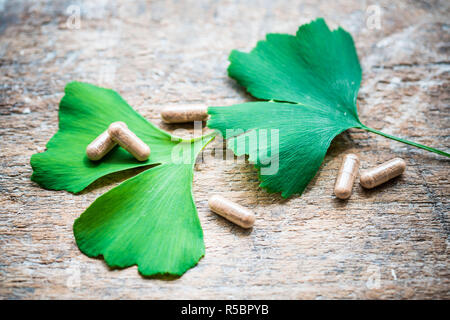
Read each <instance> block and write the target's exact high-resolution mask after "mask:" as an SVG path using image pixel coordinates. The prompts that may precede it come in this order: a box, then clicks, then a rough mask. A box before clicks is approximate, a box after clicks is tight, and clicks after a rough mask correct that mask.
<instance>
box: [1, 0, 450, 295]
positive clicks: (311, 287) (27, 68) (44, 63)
mask: <svg viewBox="0 0 450 320" xmlns="http://www.w3.org/2000/svg"><path fill="white" fill-rule="evenodd" d="M72 3H73V2H72V1H69V0H66V1H54V2H53V1H32V0H29V1H23V0H21V1H18V0H13V1H0V163H1V171H0V245H1V253H0V297H1V298H2V299H41V298H45V299H56V298H63V299H70V298H81V299H93V298H99V299H119V298H122V299H134V298H136V299H188V298H189V299H197V298H199V299H203V298H224V299H228V298H238V299H258V298H269V299H272V298H275V299H281V298H286V299H306V298H309V299H323V298H332V299H335V298H346V299H347V298H349V299H354V298H358V299H365V298H380V299H389V298H399V299H421V298H441V299H449V298H450V264H449V240H450V238H449V235H450V227H449V216H448V212H449V192H450V183H449V168H450V167H449V161H448V160H446V159H444V158H443V157H441V156H437V155H434V154H431V153H427V152H425V151H422V150H418V149H415V148H413V147H409V146H406V145H403V144H400V143H397V142H394V141H390V140H387V139H384V138H382V137H378V136H375V135H372V134H369V133H366V132H363V131H360V130H350V131H349V132H347V133H344V134H342V135H340V136H339V137H337V138H336V139H335V141H334V142H333V143H332V146H331V148H330V150H329V151H328V154H327V156H326V158H325V161H324V163H323V165H322V168H321V170H320V171H319V173H318V174H317V176H316V177H315V178H314V180H313V181H312V183H311V184H310V185H309V186H308V188H307V190H306V192H305V193H304V195H303V196H302V197H293V198H292V199H290V200H283V199H282V198H281V197H280V196H279V195H277V194H268V193H266V192H265V191H264V190H261V189H260V188H258V181H257V174H256V172H255V170H254V169H253V168H252V166H251V165H250V164H248V163H246V162H245V160H242V159H239V161H225V160H222V159H219V158H218V157H217V156H213V155H212V153H211V150H212V148H213V147H215V146H217V147H219V149H221V146H222V145H221V142H220V141H215V142H214V143H212V144H211V145H210V146H209V147H208V148H207V149H206V150H205V151H204V153H203V160H204V161H200V160H199V163H198V164H197V165H196V171H195V178H194V195H195V200H196V204H197V207H198V211H199V216H200V220H201V223H202V226H203V229H204V236H205V244H206V256H205V257H204V258H203V259H202V260H201V261H200V263H199V264H198V266H197V267H195V268H193V269H191V270H189V271H188V272H187V273H186V274H185V275H184V276H183V277H181V278H179V279H176V280H171V281H168V280H162V279H144V278H142V277H141V276H139V274H138V272H137V270H136V267H131V268H128V269H124V270H110V269H109V268H108V267H107V266H106V265H105V263H104V262H103V261H102V260H99V259H90V258H88V257H86V256H84V255H83V254H82V253H81V252H80V251H79V250H78V248H77V246H76V245H75V242H74V237H73V233H72V223H73V221H74V219H75V218H76V217H78V216H79V215H80V214H81V213H82V212H83V211H84V210H85V209H86V208H87V207H88V206H89V204H90V203H91V202H92V201H94V200H95V199H96V198H97V197H98V196H100V195H101V194H103V193H104V192H105V191H107V190H109V189H110V188H111V187H113V186H115V185H117V184H118V183H120V182H121V181H123V180H125V179H126V178H128V177H130V176H132V175H133V174H136V173H137V172H138V171H139V170H131V171H128V172H125V173H121V174H117V175H113V176H108V177H106V178H103V179H101V180H100V181H97V182H95V183H94V184H93V185H92V186H90V187H89V188H88V189H87V190H86V191H84V192H82V193H81V194H79V195H73V194H70V193H67V192H64V191H50V190H44V189H42V188H41V187H39V186H38V185H37V184H35V183H34V182H32V181H30V176H31V173H32V171H31V167H30V165H29V160H30V157H31V155H32V154H34V153H36V152H42V151H43V150H44V148H45V144H46V143H47V141H48V140H49V139H50V138H51V137H52V135H53V134H54V133H55V132H56V131H57V128H58V114H57V112H58V103H59V100H60V99H61V97H62V96H63V89H64V86H65V84H66V83H67V82H69V81H72V80H80V81H87V82H90V83H93V84H97V85H101V86H106V87H110V88H113V89H115V90H116V91H118V92H119V93H120V94H121V95H122V96H123V97H124V99H126V100H127V101H128V102H129V103H130V104H131V105H132V106H133V107H134V108H135V109H136V110H138V111H139V112H140V113H141V114H142V115H144V116H145V117H146V118H147V119H149V120H150V121H152V122H154V123H155V124H156V125H158V126H160V127H161V128H163V129H165V130H168V131H170V132H174V131H175V130H176V129H179V128H183V129H185V132H181V134H188V133H192V131H193V130H192V126H189V125H184V126H179V125H167V124H164V123H163V122H162V121H161V120H160V118H159V110H160V109H161V108H162V106H164V105H167V104H177V103H180V104H181V103H206V104H208V105H214V106H222V105H224V106H225V105H231V104H233V103H241V102H244V101H250V100H252V98H251V97H250V96H248V95H247V94H246V93H245V91H244V90H243V89H242V88H240V87H239V86H238V85H237V84H236V83H235V82H234V81H233V80H232V79H229V78H228V77H227V73H226V68H227V66H228V62H227V57H228V54H229V53H230V51H231V50H232V49H235V48H237V49H241V50H246V51H248V50H250V49H251V48H252V47H253V46H254V45H255V44H256V42H257V41H258V40H260V39H262V38H263V37H264V36H265V34H266V33H269V32H283V33H295V31H296V30H297V28H298V26H299V25H300V24H303V23H306V22H309V21H310V20H312V19H314V18H316V17H324V18H325V19H326V20H327V22H328V23H329V24H330V25H331V26H333V27H335V26H337V25H341V26H342V27H344V28H345V29H346V30H348V31H349V32H351V34H352V35H353V37H354V40H355V44H356V47H357V50H358V55H359V57H360V61H361V64H362V68H363V82H362V86H361V91H360V93H359V102H358V104H359V112H360V118H361V120H362V121H363V123H365V124H367V125H368V126H371V127H373V128H375V129H382V130H383V131H385V132H387V133H392V134H395V135H398V136H401V137H405V138H408V139H411V140H414V141H417V142H419V143H424V144H427V145H430V146H433V147H437V148H441V149H444V150H448V149H449V147H450V140H449V119H450V108H449V100H450V91H449V80H450V73H449V71H450V59H449V50H450V49H449V42H450V34H449V30H450V26H449V25H448V24H446V23H447V22H448V17H449V14H450V8H449V3H448V1H445V0H444V1H431V2H425V1H395V2H392V1H377V3H378V5H379V6H380V8H381V13H382V16H381V20H380V22H381V28H380V29H377V28H375V29H374V28H369V27H368V26H367V25H368V24H367V22H368V19H370V15H371V14H372V12H371V11H370V10H369V11H367V10H368V6H369V5H371V4H372V3H371V2H366V3H364V1H362V2H361V1H341V2H336V3H335V2H333V3H331V1H317V0H310V1H274V0H260V1H254V0H252V1H242V2H240V1H220V2H212V1H211V2H210V1H199V0H196V1H151V2H146V1H125V0H116V1H105V0H104V1H76V3H77V4H78V5H80V6H81V7H80V8H81V20H80V28H79V29H71V28H69V27H70V26H72V25H71V24H70V23H69V25H68V24H67V21H68V19H69V18H70V17H69V15H68V11H67V10H68V9H69V12H70V9H71V8H69V6H70V5H71V4H72ZM69 22H71V20H69ZM369 22H370V21H369ZM369 26H370V23H369ZM205 131H206V129H205ZM177 133H180V131H179V130H178V131H177ZM350 152H351V153H356V154H358V155H359V157H360V159H361V166H362V168H368V167H370V166H373V165H375V164H378V163H381V162H383V161H386V160H389V159H391V158H394V157H402V158H404V159H405V160H406V162H407V164H408V167H407V170H406V172H405V173H404V174H403V175H402V176H401V177H399V178H397V179H395V180H393V181H391V182H389V183H387V184H385V185H383V186H380V187H378V188H375V189H373V190H364V189H362V188H361V187H360V186H359V184H358V185H355V188H354V192H353V195H352V197H351V199H350V200H348V201H340V200H338V199H336V198H335V197H334V195H333V187H334V182H335V177H336V174H337V171H338V168H339V165H340V163H341V160H342V157H343V155H344V154H346V153H350ZM141 170H142V169H141ZM211 192H215V193H220V194H222V195H224V196H226V197H229V198H230V199H232V200H234V201H236V202H238V203H240V204H242V205H245V206H248V207H249V208H251V209H252V210H254V211H255V213H256V215H257V222H256V224H255V227H254V228H253V229H252V230H242V229H240V228H239V227H237V226H234V225H232V224H230V223H229V222H228V221H226V220H224V219H223V218H221V217H219V216H217V215H215V214H213V213H211V212H210V210H209V209H208V205H207V199H208V196H209V195H210V193H211Z"/></svg>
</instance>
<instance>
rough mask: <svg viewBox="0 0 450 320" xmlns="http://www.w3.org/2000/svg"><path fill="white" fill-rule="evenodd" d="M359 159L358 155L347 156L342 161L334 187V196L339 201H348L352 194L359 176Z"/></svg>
mask: <svg viewBox="0 0 450 320" xmlns="http://www.w3.org/2000/svg"><path fill="white" fill-rule="evenodd" d="M358 169H359V158H358V156H357V155H356V154H353V153H350V154H347V155H346V156H345V157H344V159H343V160H342V164H341V168H340V169H339V173H338V175H337V178H336V184H335V185H334V194H335V195H336V197H338V198H339V199H343V200H345V199H348V198H350V196H351V194H352V188H353V183H354V182H355V179H356V176H357V175H358Z"/></svg>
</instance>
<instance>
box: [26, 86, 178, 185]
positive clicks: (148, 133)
mask: <svg viewBox="0 0 450 320" xmlns="http://www.w3.org/2000/svg"><path fill="white" fill-rule="evenodd" d="M114 121H124V122H125V123H126V124H127V125H128V127H129V128H130V130H132V131H133V132H135V133H136V135H137V136H138V137H140V138H141V139H142V140H143V141H144V142H145V143H147V144H148V145H149V146H150V147H151V155H150V158H149V159H148V160H147V161H144V162H140V161H137V160H136V159H135V158H134V157H133V156H132V155H131V154H130V153H128V152H127V151H125V150H124V149H122V148H115V149H114V150H112V151H111V152H110V153H109V154H107V155H106V156H105V157H104V158H103V159H102V160H101V161H91V160H89V159H88V157H87V156H86V146H87V145H88V144H89V143H90V142H91V141H92V140H94V139H95V138H96V137H97V136H98V135H99V134H100V133H102V132H103V131H105V130H106V129H107V128H108V126H109V125H110V124H111V123H112V122H114ZM179 142H180V139H178V138H176V137H172V136H171V135H170V134H168V133H167V132H164V131H162V130H161V129H159V128H158V127H156V126H154V125H153V124H151V123H150V122H148V121H147V120H146V119H145V118H143V117H142V116H141V115H140V114H138V113H137V112H136V111H134V110H133V109H132V108H131V107H130V106H129V105H128V104H127V103H126V102H125V101H124V100H123V99H122V98H121V97H120V95H118V94H117V93H116V92H115V91H113V90H109V89H103V88H99V87H96V86H93V85H90V84H87V83H81V82H72V83H69V84H68V85H67V86H66V88H65V95H64V97H63V98H62V100H61V103H60V105H59V130H58V132H57V133H56V134H55V135H54V136H53V137H52V138H51V140H50V141H49V142H48V143H47V150H46V151H45V152H43V153H38V154H34V155H33V156H32V157H31V166H32V167H33V175H32V176H31V179H32V180H33V181H35V182H37V183H39V184H40V185H41V186H42V187H44V188H47V189H52V190H67V191H70V192H79V191H81V190H83V189H84V188H86V187H87V186H88V185H89V184H91V183H92V182H94V181H95V180H97V179H98V178H100V177H102V176H105V175H107V174H110V173H113V172H117V171H122V170H126V169H130V168H135V167H142V166H149V165H152V164H158V163H164V162H170V157H171V150H172V148H173V147H174V146H176V145H177V144H178V143H179Z"/></svg>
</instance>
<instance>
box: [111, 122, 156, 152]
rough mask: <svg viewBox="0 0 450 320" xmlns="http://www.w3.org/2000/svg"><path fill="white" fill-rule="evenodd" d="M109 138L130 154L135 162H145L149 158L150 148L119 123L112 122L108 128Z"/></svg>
mask: <svg viewBox="0 0 450 320" xmlns="http://www.w3.org/2000/svg"><path fill="white" fill-rule="evenodd" d="M108 133H109V135H110V136H111V138H112V139H113V140H114V141H115V142H117V143H118V144H119V145H120V146H121V147H122V148H124V149H125V150H127V151H128V152H129V153H131V154H132V155H133V156H134V157H135V158H136V159H137V160H139V161H145V160H147V159H148V157H149V156H150V148H149V146H148V145H146V144H145V143H144V141H142V140H141V139H139V137H138V136H136V135H135V134H134V132H132V131H131V130H130V129H128V127H124V126H123V125H121V123H120V122H113V123H111V125H110V126H109V128H108Z"/></svg>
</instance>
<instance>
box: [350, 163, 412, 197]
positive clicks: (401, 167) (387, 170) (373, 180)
mask: <svg viewBox="0 0 450 320" xmlns="http://www.w3.org/2000/svg"><path fill="white" fill-rule="evenodd" d="M405 169H406V162H405V161H404V160H403V159H401V158H395V159H392V160H389V161H387V162H385V163H382V164H380V165H379V166H376V167H375V168H372V169H368V170H365V171H363V172H361V176H360V177H359V182H360V183H361V185H362V186H363V187H364V188H367V189H371V188H375V187H376V186H379V185H380V184H382V183H385V182H387V181H389V180H391V179H392V178H395V177H397V176H399V175H401V174H402V173H403V172H404V171H405Z"/></svg>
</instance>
